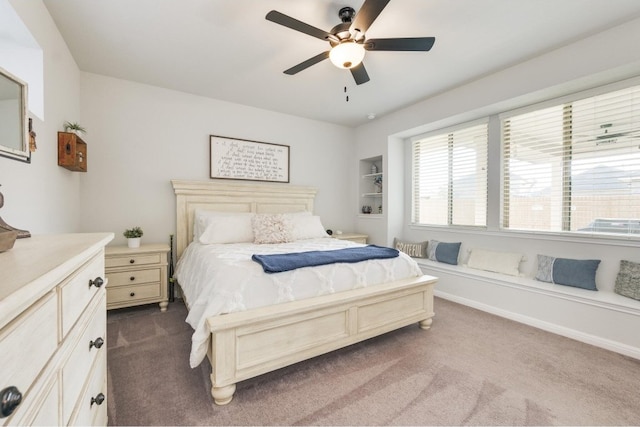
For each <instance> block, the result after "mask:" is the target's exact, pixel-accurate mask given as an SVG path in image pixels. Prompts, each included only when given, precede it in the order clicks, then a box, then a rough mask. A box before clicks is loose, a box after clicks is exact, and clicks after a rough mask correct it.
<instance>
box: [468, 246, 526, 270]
mask: <svg viewBox="0 0 640 427" xmlns="http://www.w3.org/2000/svg"><path fill="white" fill-rule="evenodd" d="M523 256H524V255H522V254H517V253H511V252H494V251H488V250H486V249H471V254H470V255H469V261H467V267H470V268H476V269H478V270H486V271H493V272H496V273H502V274H508V275H510V276H519V275H520V261H522V258H523Z"/></svg>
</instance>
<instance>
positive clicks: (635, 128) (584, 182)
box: [502, 86, 640, 235]
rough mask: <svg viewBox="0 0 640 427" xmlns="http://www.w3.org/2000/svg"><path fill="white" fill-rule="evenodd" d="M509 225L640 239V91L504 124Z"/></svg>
mask: <svg viewBox="0 0 640 427" xmlns="http://www.w3.org/2000/svg"><path fill="white" fill-rule="evenodd" d="M502 134H503V135H502V149H503V165H502V167H503V182H502V191H503V197H502V208H503V210H502V226H503V228H506V229H516V230H539V231H579V232H595V233H618V234H619V233H623V234H636V235H640V86H635V87H631V88H627V89H623V90H618V91H615V92H610V93H607V94H603V95H599V96H594V97H590V98H585V99H581V100H577V101H572V102H568V103H565V104H561V105H557V106H552V107H548V108H544V109H540V110H536V111H532V112H528V113H525V114H519V115H514V116H510V117H505V118H503V119H502Z"/></svg>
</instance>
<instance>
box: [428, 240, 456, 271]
mask: <svg viewBox="0 0 640 427" xmlns="http://www.w3.org/2000/svg"><path fill="white" fill-rule="evenodd" d="M460 244H461V242H456V243H445V242H439V241H437V240H429V245H428V256H429V259H430V260H432V261H438V262H443V263H445V264H452V265H458V253H459V252H460Z"/></svg>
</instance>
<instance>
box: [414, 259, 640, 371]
mask: <svg viewBox="0 0 640 427" xmlns="http://www.w3.org/2000/svg"><path fill="white" fill-rule="evenodd" d="M415 260H416V261H417V263H418V265H420V267H421V269H422V270H423V272H424V273H425V274H429V275H433V276H436V277H438V278H439V280H438V284H437V285H436V289H435V292H434V294H435V295H436V296H438V297H441V298H444V299H448V300H451V301H454V302H458V303H461V304H464V305H468V306H471V307H474V308H477V309H480V310H483V311H487V312H490V313H492V314H496V315H498V316H502V317H506V318H509V319H511V320H515V321H518V322H521V323H525V324H528V325H531V326H534V327H537V328H540V329H544V330H547V331H549V332H553V333H556V334H559V335H563V336H566V337H569V338H573V339H576V340H578V341H582V342H586V343H589V344H592V345H596V346H598V347H602V348H606V349H608V350H612V351H615V352H618V353H622V354H625V355H627V356H631V357H634V358H636V359H640V332H638V331H640V301H636V300H634V299H631V298H627V297H624V296H622V295H618V294H616V293H614V292H613V291H608V290H600V291H589V290H586V289H581V288H574V287H570V286H563V285H554V284H552V283H545V282H540V281H538V280H535V279H533V278H530V277H516V276H509V275H506V274H500V273H492V272H488V271H483V270H477V269H473V268H468V267H465V266H462V265H450V264H444V263H439V262H436V261H431V260H428V259H423V258H415ZM436 312H437V310H436Z"/></svg>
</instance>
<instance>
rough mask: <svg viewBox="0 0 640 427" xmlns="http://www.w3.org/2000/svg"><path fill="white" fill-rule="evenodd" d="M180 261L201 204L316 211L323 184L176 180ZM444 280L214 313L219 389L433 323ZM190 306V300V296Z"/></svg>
mask: <svg viewBox="0 0 640 427" xmlns="http://www.w3.org/2000/svg"><path fill="white" fill-rule="evenodd" d="M171 182H172V184H173V189H174V192H175V194H176V221H177V229H176V246H177V247H176V252H177V256H178V259H179V258H180V256H181V255H182V252H183V251H184V250H185V248H186V247H187V245H188V244H189V243H190V242H191V240H192V238H193V219H194V211H195V209H197V208H205V209H208V210H215V211H225V212H256V213H284V212H298V211H310V212H313V201H314V198H315V194H316V190H315V189H314V188H311V187H300V186H293V185H289V184H267V183H265V184H258V183H244V182H231V181H230V182H226V181H224V182H220V181H180V180H173V181H171ZM436 280H437V279H436V278H435V277H432V276H421V277H416V278H411V279H404V280H399V281H395V282H390V283H385V284H381V285H376V286H371V287H367V288H361V289H355V290H351V291H345V292H339V293H335V294H330V295H324V296H320V297H315V298H311V299H306V300H300V301H293V302H288V303H283V304H278V305H275V306H269V307H261V308H256V309H251V310H247V311H242V312H237V313H230V314H225V315H218V316H213V317H211V318H209V319H207V325H208V328H209V330H210V332H211V345H210V346H209V349H208V352H207V353H208V354H207V355H208V358H209V361H210V362H211V384H212V388H211V395H212V396H213V399H214V402H215V403H216V404H218V405H225V404H227V403H229V402H230V401H231V399H232V398H233V394H234V392H235V389H236V383H238V382H239V381H242V380H246V379H248V378H252V377H255V376H257V375H261V374H264V373H266V372H270V371H273V370H276V369H279V368H282V367H284V366H287V365H291V364H293V363H296V362H300V361H302V360H306V359H309V358H312V357H315V356H318V355H321V354H324V353H327V352H330V351H333V350H336V349H339V348H342V347H346V346H348V345H351V344H355V343H357V342H360V341H363V340H366V339H368V338H372V337H375V336H377V335H380V334H383V333H386V332H389V331H392V330H394V329H398V328H401V327H404V326H407V325H409V324H412V323H419V325H420V327H421V328H422V329H429V328H430V326H431V322H432V317H433V315H434V313H433V287H434V285H435V283H436ZM185 303H186V304H187V307H189V302H188V301H185Z"/></svg>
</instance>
